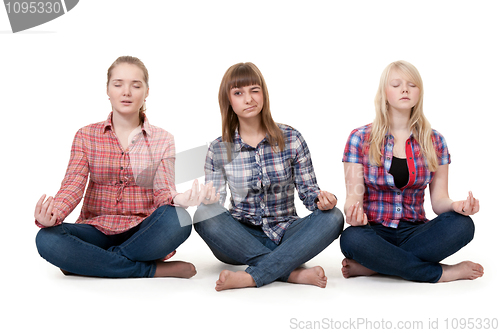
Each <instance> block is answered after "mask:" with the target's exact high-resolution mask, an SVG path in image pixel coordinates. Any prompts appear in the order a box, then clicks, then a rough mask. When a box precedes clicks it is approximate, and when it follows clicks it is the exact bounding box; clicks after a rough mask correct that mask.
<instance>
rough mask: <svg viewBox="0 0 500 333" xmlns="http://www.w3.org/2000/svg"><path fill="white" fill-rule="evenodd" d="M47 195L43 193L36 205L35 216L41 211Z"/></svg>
mask: <svg viewBox="0 0 500 333" xmlns="http://www.w3.org/2000/svg"><path fill="white" fill-rule="evenodd" d="M45 197H46V195H45V194H44V195H42V196H41V197H40V199H39V200H38V202H37V203H36V206H35V218H36V216H37V215H38V214H39V213H40V210H41V209H42V204H43V201H44V200H45Z"/></svg>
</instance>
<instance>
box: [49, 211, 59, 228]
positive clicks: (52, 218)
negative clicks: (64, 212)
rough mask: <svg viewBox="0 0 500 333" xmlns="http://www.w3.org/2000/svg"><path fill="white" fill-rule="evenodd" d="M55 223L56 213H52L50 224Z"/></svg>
mask: <svg viewBox="0 0 500 333" xmlns="http://www.w3.org/2000/svg"><path fill="white" fill-rule="evenodd" d="M56 222H57V213H56V212H54V213H52V217H51V219H50V224H51V225H54V224H55V223H56Z"/></svg>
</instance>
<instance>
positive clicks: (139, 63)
mask: <svg viewBox="0 0 500 333" xmlns="http://www.w3.org/2000/svg"><path fill="white" fill-rule="evenodd" d="M124 63H125V64H130V65H136V66H137V67H139V69H140V70H142V73H143V79H144V83H145V84H146V88H149V73H148V69H147V68H146V66H145V65H144V63H143V62H142V61H141V60H140V59H139V58H136V57H132V56H121V57H118V58H117V59H116V60H115V61H114V62H113V63H112V64H111V66H109V68H108V80H107V82H106V87H108V86H109V80H111V75H112V72H113V69H114V68H115V67H116V66H118V65H120V64H124ZM145 112H146V103H144V104H142V106H141V108H140V109H139V119H140V121H141V124H142V123H144V116H145Z"/></svg>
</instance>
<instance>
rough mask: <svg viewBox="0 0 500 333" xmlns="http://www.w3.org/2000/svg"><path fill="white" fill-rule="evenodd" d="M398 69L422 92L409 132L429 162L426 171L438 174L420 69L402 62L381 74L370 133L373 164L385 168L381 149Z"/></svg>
mask: <svg viewBox="0 0 500 333" xmlns="http://www.w3.org/2000/svg"><path fill="white" fill-rule="evenodd" d="M393 70H397V71H399V72H400V73H401V74H403V75H404V76H406V77H407V78H408V79H409V80H411V81H412V82H413V83H414V84H415V85H416V86H417V87H418V88H419V89H420V97H419V99H418V101H417V104H415V106H414V107H413V108H412V110H411V114H410V121H409V126H410V130H411V131H412V132H413V135H414V137H415V139H416V140H417V142H418V143H419V145H420V147H422V153H423V155H424V157H425V159H426V160H427V168H428V169H429V170H430V171H436V170H437V168H438V161H437V153H436V150H435V148H434V144H433V142H432V128H431V125H430V123H429V121H428V120H427V118H426V117H425V116H424V111H423V102H424V100H423V98H424V86H423V82H422V78H421V76H420V73H419V72H418V70H417V68H416V67H415V66H413V65H412V64H410V63H409V62H407V61H404V60H399V61H395V62H393V63H390V64H389V65H388V66H387V67H386V68H385V69H384V71H383V72H382V75H381V77H380V83H379V86H378V90H377V94H376V96H375V120H374V121H373V125H372V129H371V133H370V162H371V163H372V164H374V165H378V166H380V165H382V161H381V158H382V149H383V146H384V140H385V135H386V134H387V132H389V113H388V108H387V95H386V88H387V84H388V80H389V75H390V73H391V71H393Z"/></svg>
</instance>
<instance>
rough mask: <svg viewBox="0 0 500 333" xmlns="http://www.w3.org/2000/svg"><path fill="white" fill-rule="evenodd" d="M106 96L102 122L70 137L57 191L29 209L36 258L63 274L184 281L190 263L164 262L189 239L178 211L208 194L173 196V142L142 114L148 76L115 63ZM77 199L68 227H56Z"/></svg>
mask: <svg viewBox="0 0 500 333" xmlns="http://www.w3.org/2000/svg"><path fill="white" fill-rule="evenodd" d="M107 95H108V97H109V101H110V103H111V109H112V110H111V113H110V114H109V116H108V118H107V120H106V121H103V122H99V123H96V124H91V125H88V126H85V127H83V128H81V129H80V130H79V131H78V132H77V134H76V135H75V138H74V141H73V146H72V148H71V156H70V160H69V165H68V168H67V171H66V175H65V177H64V180H63V182H62V184H61V188H60V190H59V191H58V193H57V194H56V196H55V197H48V198H47V199H46V196H45V195H43V196H42V197H41V198H40V200H39V201H38V203H37V204H36V207H35V219H36V224H37V225H38V226H39V227H40V228H41V229H40V230H39V232H38V234H37V237H36V245H37V248H38V252H39V253H40V255H41V256H42V257H43V258H44V259H46V260H47V261H49V262H50V263H52V264H53V265H55V266H57V267H59V268H60V269H61V270H62V271H63V273H65V274H77V275H85V276H96V277H116V278H125V277H167V276H168V277H182V278H190V277H192V276H193V275H194V274H196V269H195V267H194V266H193V265H192V264H191V263H188V262H183V261H167V259H169V258H170V257H171V256H172V255H173V254H174V253H175V250H176V248H177V247H178V246H179V245H181V244H182V243H183V242H184V241H185V240H186V239H187V238H188V237H189V235H190V233H191V229H192V226H191V217H190V216H189V214H188V213H187V212H186V211H185V209H184V208H182V207H187V206H195V205H198V204H199V203H200V202H201V200H202V199H203V198H204V197H205V196H206V191H207V190H209V189H208V187H204V186H203V185H202V186H201V190H199V188H198V183H197V182H196V181H195V182H194V183H193V186H192V188H191V189H190V190H188V191H186V192H184V193H177V192H176V190H175V183H174V178H175V177H174V164H175V163H174V160H175V145H174V138H173V136H172V134H170V133H169V132H167V131H165V130H163V129H161V128H159V127H156V126H153V125H151V124H150V123H149V121H148V119H147V117H146V115H145V102H146V97H147V96H148V95H149V74H148V71H147V69H146V67H145V66H144V64H143V63H142V61H141V60H139V59H138V58H135V57H130V56H123V57H119V58H118V59H116V61H115V62H114V63H113V64H112V65H111V67H110V68H109V69H108V77H107ZM87 180H88V186H87V187H86V185H87ZM84 192H85V197H84V201H83V206H82V211H81V214H80V216H79V218H78V219H77V221H76V223H66V222H64V220H65V218H66V217H67V216H68V215H69V214H70V213H71V211H72V210H73V209H74V208H75V207H76V206H77V205H78V203H79V202H80V200H81V199H82V197H83V196H84Z"/></svg>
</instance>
